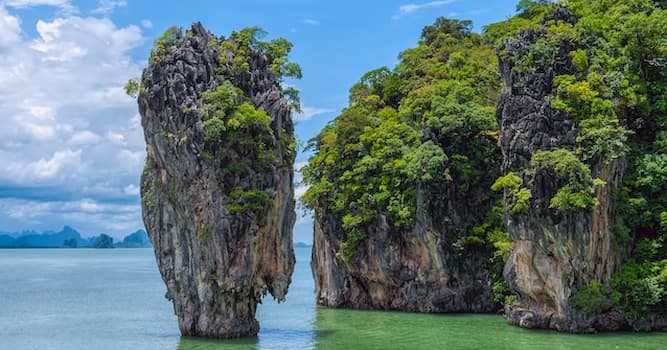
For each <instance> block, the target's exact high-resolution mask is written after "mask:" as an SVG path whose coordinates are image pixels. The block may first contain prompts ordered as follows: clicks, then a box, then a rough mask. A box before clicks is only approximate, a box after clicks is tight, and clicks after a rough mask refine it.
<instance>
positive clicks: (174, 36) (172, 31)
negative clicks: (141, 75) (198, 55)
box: [148, 27, 183, 64]
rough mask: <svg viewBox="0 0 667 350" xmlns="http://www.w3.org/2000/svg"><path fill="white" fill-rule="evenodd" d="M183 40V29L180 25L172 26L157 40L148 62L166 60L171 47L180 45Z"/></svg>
mask: <svg viewBox="0 0 667 350" xmlns="http://www.w3.org/2000/svg"><path fill="white" fill-rule="evenodd" d="M182 40H183V31H182V30H181V29H180V28H178V27H170V28H169V29H167V30H166V31H165V32H164V33H162V35H160V37H159V38H157V39H156V40H155V43H154V44H153V49H152V50H151V55H150V56H149V58H148V63H150V64H153V63H156V62H161V61H164V60H165V59H166V58H167V54H168V53H169V49H170V48H171V47H174V46H176V45H178V43H180V42H181V41H182Z"/></svg>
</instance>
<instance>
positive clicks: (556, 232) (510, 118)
mask: <svg viewBox="0 0 667 350" xmlns="http://www.w3.org/2000/svg"><path fill="white" fill-rule="evenodd" d="M547 20H560V21H564V22H566V23H573V22H574V21H576V19H575V18H574V17H573V15H572V13H570V11H569V10H567V9H565V8H557V9H556V10H555V11H554V12H553V13H552V15H551V16H550V17H548V18H547ZM545 36H546V30H545V29H544V28H542V29H537V30H533V31H527V32H524V33H522V34H520V35H519V36H518V37H517V38H514V39H510V40H507V41H505V43H504V44H503V45H502V47H501V48H500V55H499V57H500V69H501V74H502V76H503V80H504V83H505V89H504V93H503V94H502V95H501V96H500V98H499V100H498V105H497V119H498V123H499V126H500V130H501V133H500V140H501V147H502V152H503V156H504V163H503V167H502V168H503V173H508V172H510V171H512V172H514V173H516V174H520V175H521V176H522V178H523V183H524V184H527V186H528V188H529V189H530V190H531V193H532V199H531V201H530V207H529V209H528V211H526V212H524V213H516V214H512V213H510V212H508V213H507V215H508V216H507V229H508V232H509V235H510V238H511V239H512V241H513V243H512V255H511V256H510V258H509V260H508V262H507V264H506V266H505V271H504V275H505V278H506V280H507V282H508V283H509V285H510V287H511V288H512V289H513V290H514V291H515V292H517V293H518V294H519V301H518V302H517V303H514V304H510V305H507V306H506V315H507V319H508V321H509V323H511V324H515V325H519V326H521V327H528V328H552V329H556V330H559V331H569V332H587V331H595V330H614V329H618V328H621V327H623V326H624V322H623V319H622V315H620V314H619V313H618V312H610V313H609V315H606V316H605V317H598V318H596V320H597V321H596V320H593V319H591V318H589V317H586V316H584V315H582V314H580V313H578V312H577V311H576V310H574V309H573V308H572V307H571V305H570V302H569V298H570V296H572V295H573V293H574V292H575V291H576V290H577V289H578V288H580V287H581V286H584V285H586V284H587V283H589V282H591V281H597V282H604V281H608V280H609V279H610V278H611V276H612V274H613V273H614V272H616V271H617V269H618V268H619V266H620V264H621V262H622V259H623V255H624V253H623V249H619V248H618V247H614V245H613V233H612V232H611V225H612V221H613V219H614V216H615V214H616V210H617V208H616V204H615V203H614V199H613V198H612V192H613V191H614V189H616V188H618V186H619V184H620V182H621V180H622V177H623V173H624V169H625V160H624V159H616V160H614V161H612V162H609V163H605V162H603V161H601V160H592V161H590V162H589V164H587V165H588V166H589V167H590V169H591V171H592V176H593V178H596V177H598V178H600V179H602V180H604V181H605V182H606V186H601V187H599V188H597V190H596V197H597V200H598V202H599V207H598V208H596V209H593V210H581V211H575V212H569V213H558V212H557V211H556V210H554V209H551V208H549V205H550V200H551V199H552V197H553V196H554V195H555V194H556V191H557V190H558V189H559V188H561V187H562V186H563V185H564V183H563V182H562V180H561V179H558V178H557V177H556V175H555V174H554V173H553V172H552V171H549V170H548V169H540V168H538V169H536V170H535V171H532V172H525V171H524V170H525V169H526V168H528V167H529V164H530V160H531V156H532V155H533V154H535V152H537V151H540V150H554V149H559V148H564V149H568V150H571V151H574V150H575V148H576V138H577V136H578V135H579V128H578V126H577V123H576V122H575V121H574V120H573V119H572V118H571V117H570V116H569V115H568V114H567V113H564V112H560V111H556V110H554V109H553V108H552V107H551V105H550V100H551V99H552V98H554V96H555V94H556V91H555V88H554V86H553V85H554V84H553V79H554V77H555V76H558V75H562V74H575V68H574V67H573V65H572V62H571V57H570V55H569V53H570V51H572V50H575V49H577V48H576V47H572V46H568V45H567V44H566V43H563V44H562V45H561V46H560V47H558V50H557V52H555V53H554V56H553V60H551V61H549V62H546V63H545V64H544V65H539V64H535V65H534V68H535V69H528V70H526V69H519V68H518V67H516V63H517V62H518V61H519V59H520V58H521V57H524V56H525V55H527V54H528V53H529V50H530V46H531V45H532V44H534V43H535V42H537V41H538V40H539V39H540V38H544V37H545Z"/></svg>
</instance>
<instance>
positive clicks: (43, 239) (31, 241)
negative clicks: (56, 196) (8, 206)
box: [0, 226, 152, 249]
mask: <svg viewBox="0 0 667 350" xmlns="http://www.w3.org/2000/svg"><path fill="white" fill-rule="evenodd" d="M151 247H152V245H151V241H150V239H149V238H148V234H146V231H144V230H137V231H136V232H133V233H130V234H129V235H127V236H125V238H123V240H122V241H119V242H114V239H113V237H111V236H109V235H107V234H104V233H102V234H100V235H98V236H92V237H89V238H83V237H81V234H80V233H79V232H78V231H77V230H75V229H73V228H72V227H69V226H65V227H63V229H62V230H60V231H58V232H55V231H45V232H41V233H38V232H36V231H23V232H17V233H5V232H0V248H100V249H108V248H151Z"/></svg>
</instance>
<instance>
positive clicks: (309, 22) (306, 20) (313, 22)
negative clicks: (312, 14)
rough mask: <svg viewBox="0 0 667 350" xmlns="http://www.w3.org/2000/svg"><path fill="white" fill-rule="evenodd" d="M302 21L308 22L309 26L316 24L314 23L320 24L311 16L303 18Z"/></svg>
mask: <svg viewBox="0 0 667 350" xmlns="http://www.w3.org/2000/svg"><path fill="white" fill-rule="evenodd" d="M303 23H306V24H310V25H311V26H316V25H318V24H320V22H319V21H317V20H314V19H312V18H306V19H304V20H303Z"/></svg>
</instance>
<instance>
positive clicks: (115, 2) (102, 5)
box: [91, 0, 127, 15]
mask: <svg viewBox="0 0 667 350" xmlns="http://www.w3.org/2000/svg"><path fill="white" fill-rule="evenodd" d="M125 6H127V2H126V1H124V0H100V1H99V2H98V3H97V8H95V9H94V10H93V11H91V13H93V14H103V15H106V14H109V13H111V12H113V10H115V9H116V8H117V7H125Z"/></svg>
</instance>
